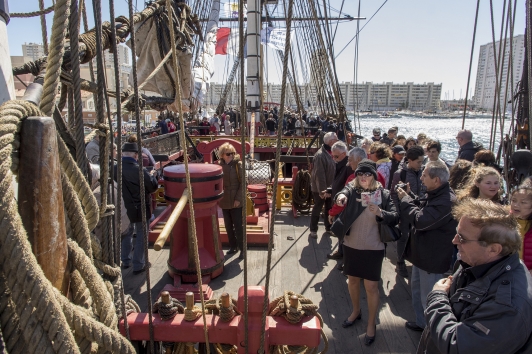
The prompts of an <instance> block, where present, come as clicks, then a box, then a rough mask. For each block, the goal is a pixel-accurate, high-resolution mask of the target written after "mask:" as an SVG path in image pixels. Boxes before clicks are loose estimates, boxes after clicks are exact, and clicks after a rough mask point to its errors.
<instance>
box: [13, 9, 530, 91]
mask: <svg viewBox="0 0 532 354" xmlns="http://www.w3.org/2000/svg"><path fill="white" fill-rule="evenodd" d="M44 2H45V7H47V6H50V5H51V4H52V0H45V1H44ZM222 3H224V2H222ZM358 3H359V2H356V1H352V2H345V3H343V2H342V1H340V0H331V1H330V7H331V14H330V15H331V16H338V12H337V11H336V12H335V11H334V10H335V9H340V8H341V7H342V6H343V11H342V14H341V16H343V15H344V14H349V15H351V16H354V17H356V16H357V13H358ZM524 4H525V2H524V0H518V1H517V10H518V11H517V14H516V19H515V26H514V36H517V35H519V34H523V33H524V27H525V16H524V13H525V12H524V11H521V10H522V9H524V7H525V5H524ZM9 5H10V11H12V12H28V11H30V10H31V11H34V10H37V4H35V8H33V7H32V8H31V9H29V8H28V5H27V4H24V3H23V2H19V1H17V2H15V1H11V2H10V4H9ZM108 5H109V4H108V2H105V1H104V2H102V14H103V20H104V21H105V20H108V19H109V11H108ZM139 5H140V3H139ZM381 5H382V8H381V9H380V10H379V11H378V12H377V10H378V9H379V8H380V7H381ZM512 5H513V2H512ZM280 6H282V4H281V5H279V7H280ZM139 7H140V6H139ZM493 7H494V14H495V17H494V22H495V40H499V38H500V27H501V26H500V22H501V12H502V7H503V1H502V0H494V1H493ZM115 8H116V16H118V15H127V13H128V11H127V2H126V1H117V2H115ZM475 10H476V2H475V1H466V2H464V1H459V0H450V1H448V2H446V3H445V4H443V5H442V4H439V3H438V4H435V3H433V2H419V1H417V2H402V1H393V0H390V1H387V0H383V1H382V2H381V1H378V2H375V1H371V2H367V1H366V2H361V11H360V16H361V17H366V20H361V21H360V26H361V27H362V26H366V27H365V28H364V30H363V31H362V32H361V33H360V38H359V39H360V43H359V53H360V56H359V65H358V80H357V81H358V82H374V83H381V82H399V83H400V82H416V83H423V82H434V83H441V84H442V85H443V90H442V99H444V98H447V99H452V98H453V97H454V98H455V99H460V98H461V97H462V98H463V97H464V96H465V91H466V84H467V76H468V69H469V59H470V51H471V40H472V37H473V25H474V20H475ZM87 12H88V14H90V15H89V26H92V25H93V22H92V16H91V15H92V13H93V11H92V4H91V2H87ZM375 13H376V14H375ZM374 14H375V17H373V18H372V19H371V21H370V18H371V17H372V16H373V15H374ZM46 19H47V24H48V28H49V32H48V33H49V34H50V33H51V30H50V27H51V24H52V19H53V13H51V14H48V15H46ZM451 24H452V25H451ZM228 25H229V24H228V23H220V27H222V26H228ZM331 27H332V31H333V32H334V31H335V29H336V23H335V22H333V23H332V25H331ZM7 29H8V34H9V45H10V51H11V55H22V51H21V45H22V44H23V43H24V42H36V41H38V42H42V37H41V35H40V33H41V30H40V21H39V20H38V18H29V19H20V18H13V19H11V22H10V23H9V25H8V26H7ZM355 33H356V21H352V22H347V23H340V24H339V25H338V30H337V35H336V40H335V41H334V50H335V55H336V56H337V58H336V65H337V67H338V68H341V70H339V72H338V79H339V81H340V82H342V81H344V82H349V81H354V70H353V66H354V65H353V57H354V50H355V42H356V41H353V42H352V43H351V44H349V45H348V46H347V48H346V49H345V50H344V51H343V52H341V50H342V48H344V46H346V44H347V43H348V42H349V41H350V40H351V39H352V38H353V36H354V35H355ZM490 42H492V32H491V19H490V10H489V3H485V2H481V4H480V10H479V20H478V26H477V34H476V41H475V54H474V57H473V66H472V72H471V83H470V86H469V92H470V93H472V92H474V88H475V74H476V72H477V65H478V59H479V49H480V46H481V45H485V44H488V43H490ZM340 52H341V53H340ZM274 58H275V53H273V52H272V51H271V50H270V49H267V50H266V51H265V60H266V61H267V63H268V64H267V66H268V77H267V79H268V81H269V82H276V83H280V82H281V80H280V77H281V75H280V73H281V70H280V67H279V65H278V64H277V63H276V62H275V61H276V60H275V59H274ZM233 60H234V58H233V57H229V56H216V59H215V66H216V67H217V68H220V69H219V70H217V71H216V72H215V75H214V77H213V78H212V80H211V81H213V82H224V77H226V76H227V73H226V72H227V71H228V70H230V66H231V65H232V62H233Z"/></svg>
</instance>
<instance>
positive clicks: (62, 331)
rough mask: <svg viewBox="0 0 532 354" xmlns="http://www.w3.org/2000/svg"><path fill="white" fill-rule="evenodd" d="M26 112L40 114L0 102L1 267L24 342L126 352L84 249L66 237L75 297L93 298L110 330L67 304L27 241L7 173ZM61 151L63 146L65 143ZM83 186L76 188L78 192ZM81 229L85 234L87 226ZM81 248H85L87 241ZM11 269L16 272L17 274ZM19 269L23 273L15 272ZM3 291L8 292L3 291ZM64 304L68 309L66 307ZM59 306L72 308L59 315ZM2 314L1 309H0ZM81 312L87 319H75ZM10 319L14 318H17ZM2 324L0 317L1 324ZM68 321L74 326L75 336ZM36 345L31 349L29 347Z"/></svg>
mask: <svg viewBox="0 0 532 354" xmlns="http://www.w3.org/2000/svg"><path fill="white" fill-rule="evenodd" d="M30 115H31V116H42V113H41V112H40V111H39V110H38V109H37V108H36V107H35V106H34V105H33V104H31V103H28V102H25V101H10V102H7V103H5V104H3V105H2V106H0V122H1V123H2V124H0V158H1V157H4V158H3V159H2V161H3V163H2V164H1V168H0V177H1V183H0V192H3V193H2V196H1V198H2V199H1V205H0V220H1V222H0V269H3V270H4V272H5V279H8V284H7V288H8V289H10V291H11V292H12V295H11V296H10V298H12V299H16V301H17V305H16V307H15V310H16V312H17V313H18V316H19V317H18V318H19V321H20V327H21V328H22V329H23V332H22V333H23V335H24V336H25V337H26V338H30V340H26V342H27V343H28V346H29V348H30V349H29V352H35V351H36V350H39V351H40V352H42V351H44V352H45V353H46V352H47V351H46V349H45V348H46V343H49V345H50V352H59V353H78V352H79V350H80V349H81V350H82V351H83V352H88V351H91V350H95V348H96V346H95V345H94V344H91V342H96V343H97V345H98V347H99V348H100V349H102V348H103V349H104V350H105V349H106V350H108V351H114V350H115V349H117V350H122V351H120V352H133V350H132V348H129V349H130V350H129V349H127V348H126V349H123V348H125V346H129V347H131V346H130V344H129V342H127V341H126V340H125V338H123V337H122V336H121V335H120V334H119V333H118V332H117V331H116V330H117V323H118V319H117V317H116V313H115V310H114V304H113V299H112V295H113V292H114V289H113V287H112V286H111V285H110V283H109V284H107V283H105V282H103V280H102V279H101V277H100V275H99V274H98V273H97V271H96V269H95V268H94V267H93V265H92V262H91V259H90V258H89V256H87V254H86V252H87V251H86V250H83V249H82V248H80V247H79V246H78V244H77V243H76V242H75V241H73V240H68V246H69V256H70V257H69V258H70V260H71V261H72V263H73V264H74V267H75V270H73V271H72V273H71V274H72V275H71V276H72V278H71V284H72V289H73V298H74V301H76V302H77V303H80V304H82V305H83V306H84V307H86V308H87V307H89V306H91V303H90V302H91V299H93V300H94V311H95V312H96V314H97V316H98V317H99V318H100V319H101V321H103V322H104V323H105V325H107V326H109V327H110V328H107V327H105V326H104V325H103V324H100V323H98V322H96V320H93V319H92V318H91V317H90V316H92V309H91V310H90V311H88V310H87V309H82V308H79V311H78V310H75V308H76V307H75V305H73V304H70V302H69V301H68V300H67V299H66V298H64V297H63V296H62V295H60V294H59V292H58V291H57V290H55V289H54V288H53V287H52V285H51V284H50V283H49V281H48V280H46V278H45V276H44V274H43V272H42V270H41V268H40V266H39V265H38V264H37V262H36V259H35V257H34V255H33V254H32V252H31V245H30V244H29V242H28V240H27V236H26V232H25V230H24V228H23V226H22V222H21V219H20V215H18V213H17V210H18V208H17V206H16V201H15V198H14V193H13V190H12V188H11V180H12V173H11V171H10V167H11V168H12V165H13V160H12V158H11V155H12V153H13V148H14V147H16V148H18V145H19V142H18V136H17V134H16V133H17V129H19V127H20V125H21V124H20V121H21V120H22V119H23V118H25V117H27V116H30ZM58 142H59V144H58V145H60V146H61V143H62V140H61V139H60V138H59V137H58ZM63 149H66V147H64V144H63ZM60 150H61V149H60ZM60 159H61V160H62V162H63V163H62V168H63V172H66V171H64V168H65V167H63V166H67V167H66V168H68V166H70V169H77V166H76V165H75V164H74V163H73V161H72V158H70V160H69V159H68V158H61V153H60ZM65 161H66V162H67V163H65ZM72 166H73V167H72ZM78 172H79V169H78ZM66 176H67V173H63V178H62V182H63V184H65V183H66V184H65V186H68V185H69V183H68V182H69V181H68V180H67V178H66ZM82 181H83V183H84V184H85V185H87V182H86V181H85V180H83V179H82ZM82 189H83V188H79V190H82ZM73 191H74V189H72V190H70V195H71V196H72V198H73V199H77V197H76V196H75V194H74V192H73ZM77 209H78V214H82V212H81V211H80V210H81V207H80V204H79V202H78V208H77ZM66 219H67V221H68V224H69V230H76V229H77V227H76V226H75V222H74V228H73V227H72V223H71V220H70V218H69V217H68V214H67V218H66ZM74 220H75V219H74ZM82 229H83V230H84V232H85V233H87V226H86V225H85V227H84V228H82ZM85 248H87V246H86V245H85ZM89 250H90V248H89ZM89 254H90V251H89ZM7 261H9V263H7ZM78 271H79V273H78ZM14 272H17V274H15V273H14ZM20 272H25V273H23V274H18V273H20ZM21 277H23V278H24V279H25V282H24V283H21V282H19V281H18V280H19V279H20V278H21ZM43 280H44V281H43ZM86 284H88V285H89V288H88V290H89V292H90V295H89V294H87V287H86ZM2 293H3V294H4V295H8V292H6V291H3V292H2ZM59 303H61V304H62V306H60V305H59ZM65 303H68V304H69V305H70V306H72V307H69V306H67V305H65ZM1 306H3V307H4V308H7V307H6V306H5V303H4V302H2V305H1ZM69 308H70V309H69ZM34 309H35V310H34ZM62 309H63V310H64V311H70V312H68V313H63V311H62ZM72 309H74V310H72ZM72 311H73V312H72ZM3 313H4V311H2V314H3ZM82 316H83V317H85V318H81V319H79V317H82ZM87 316H89V317H87ZM13 318H14V320H16V317H13ZM73 319H76V323H74V322H73ZM67 320H68V322H67ZM28 321H29V322H28ZM4 322H5V321H2V323H4ZM80 323H81V324H80ZM83 323H86V324H87V325H88V326H89V327H87V328H83V330H82V329H81V328H82V326H84V324H83ZM68 325H70V327H71V328H72V329H74V330H75V333H76V336H75V337H74V336H73V332H72V331H71V330H70V329H69V328H68ZM39 328H41V329H39ZM30 330H31V331H32V333H31V336H30V337H28V336H27V335H26V334H25V331H30ZM3 333H4V334H5V333H6V331H4V330H3ZM43 333H44V334H43ZM117 343H118V344H117ZM124 343H126V344H124ZM34 344H35V350H31V349H32V348H33V345H34ZM78 346H79V349H78Z"/></svg>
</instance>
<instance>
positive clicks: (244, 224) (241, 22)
mask: <svg viewBox="0 0 532 354" xmlns="http://www.w3.org/2000/svg"><path fill="white" fill-rule="evenodd" d="M238 28H239V31H238V47H239V48H238V55H239V57H240V63H242V65H240V67H239V68H240V143H241V144H242V155H243V158H242V171H241V173H242V178H240V180H241V181H242V183H241V184H242V185H241V188H242V195H247V190H246V187H247V186H246V158H245V155H246V139H245V136H246V128H247V124H246V123H247V114H246V113H247V112H246V96H245V92H244V89H245V86H244V2H243V1H239V2H238ZM246 210H247V198H243V208H242V229H243V233H244V234H243V248H244V249H243V250H240V252H242V254H243V255H244V347H245V348H246V350H245V353H246V354H248V352H249V349H248V343H249V329H248V310H249V308H248V239H247V219H246V212H245V211H246Z"/></svg>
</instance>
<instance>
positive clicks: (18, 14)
mask: <svg viewBox="0 0 532 354" xmlns="http://www.w3.org/2000/svg"><path fill="white" fill-rule="evenodd" d="M39 1H41V0H39ZM54 6H55V5H52V6H50V7H47V8H46V9H44V10H39V11H33V12H12V13H10V14H9V17H11V18H15V17H22V18H24V17H35V16H40V15H46V14H49V13H50V12H52V11H54Z"/></svg>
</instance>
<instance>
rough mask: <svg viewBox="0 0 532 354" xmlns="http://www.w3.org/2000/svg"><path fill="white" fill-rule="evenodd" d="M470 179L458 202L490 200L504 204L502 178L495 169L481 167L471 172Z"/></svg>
mask: <svg viewBox="0 0 532 354" xmlns="http://www.w3.org/2000/svg"><path fill="white" fill-rule="evenodd" d="M470 176H471V177H470V178H469V181H468V182H467V184H466V185H465V186H464V188H463V189H462V190H461V191H460V194H459V195H458V200H459V201H460V200H462V199H464V198H473V199H477V198H478V199H488V200H491V201H492V202H495V203H500V204H503V202H502V199H501V196H502V192H503V190H502V177H501V175H500V173H499V171H497V170H496V169H494V168H493V167H485V166H480V167H477V168H474V169H472V170H471V173H470Z"/></svg>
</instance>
